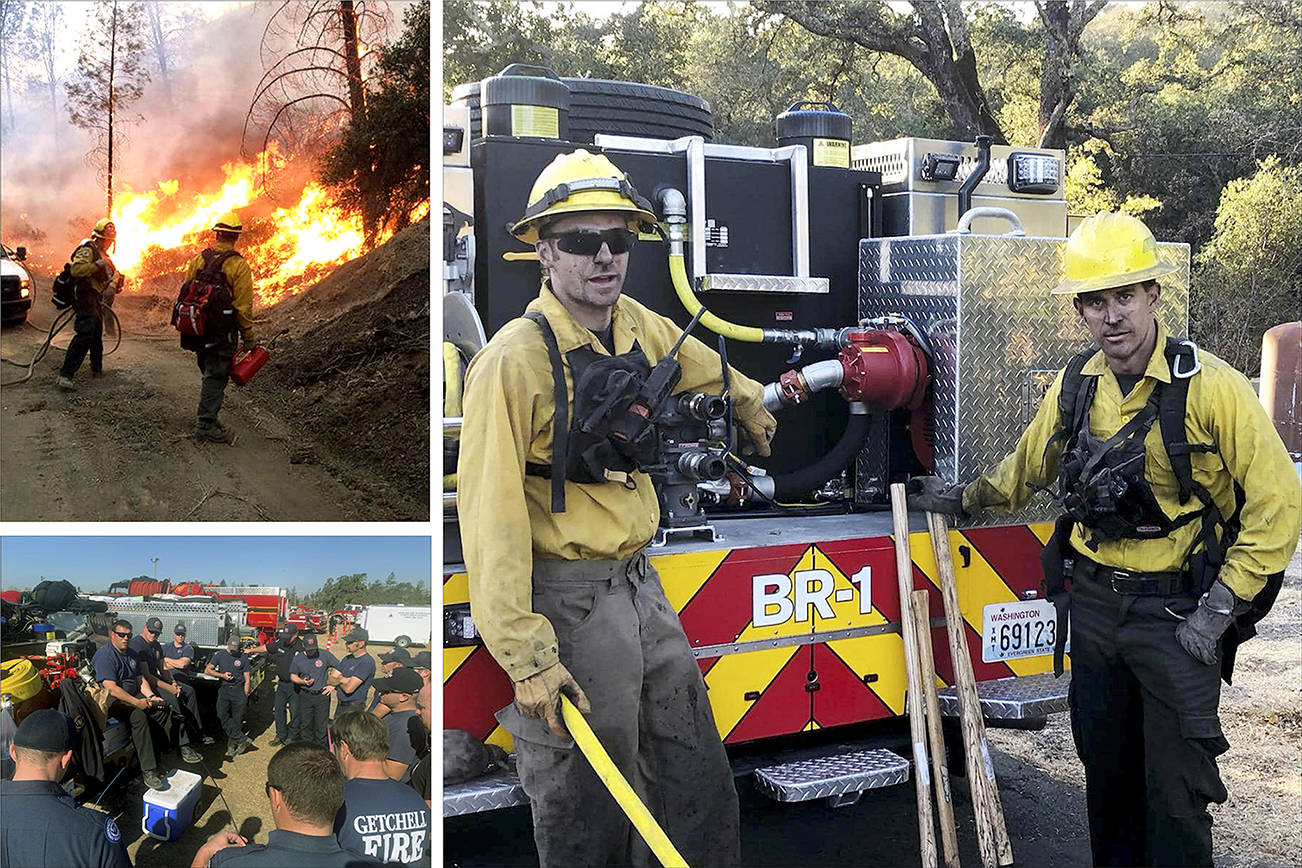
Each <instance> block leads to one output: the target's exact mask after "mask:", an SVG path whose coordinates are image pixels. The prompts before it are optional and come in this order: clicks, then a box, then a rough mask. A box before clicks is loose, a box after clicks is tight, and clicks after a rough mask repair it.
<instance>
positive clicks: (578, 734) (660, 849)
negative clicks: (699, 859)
mask: <svg viewBox="0 0 1302 868" xmlns="http://www.w3.org/2000/svg"><path fill="white" fill-rule="evenodd" d="M671 261H672V260H671ZM692 313H693V315H694V314H695V311H693V312H692ZM707 316H708V314H707ZM757 331H758V329H757ZM561 716H562V717H563V718H565V726H566V728H567V729H568V730H569V731H570V735H571V736H572V737H573V738H574V741H575V743H576V744H577V745H578V746H579V750H581V751H583V755H584V756H585V757H587V758H588V762H589V763H590V764H591V765H592V770H593V771H595V772H596V773H597V777H599V778H601V782H602V783H603V784H605V785H606V789H608V790H610V794H611V795H612V796H614V797H615V801H616V802H618V803H619V807H620V808H621V809H622V810H623V811H624V813H625V814H626V815H627V816H628V819H629V820H630V821H631V822H632V823H633V827H634V828H636V829H637V831H638V834H639V835H641V836H642V840H644V841H646V843H647V846H648V847H650V848H651V852H652V853H654V854H655V855H656V858H657V859H659V860H660V864H661V865H663V866H665V868H687V862H686V861H685V860H684V859H683V857H682V856H681V855H679V853H678V851H677V850H676V849H674V845H673V844H672V843H670V841H669V836H668V835H666V834H665V832H664V829H661V828H660V824H659V823H657V822H656V820H655V817H653V816H651V812H650V811H648V810H647V808H646V805H644V804H642V800H641V799H639V798H638V797H637V793H635V792H633V788H632V787H631V786H629V783H628V781H627V780H625V778H624V776H623V775H622V774H620V771H619V769H617V768H615V764H614V763H613V762H612V761H611V759H610V754H608V753H606V749H605V748H604V747H602V746H601V742H599V741H597V736H596V734H595V733H593V731H592V727H590V726H588V722H587V721H586V720H585V719H584V718H583V713H582V712H580V711H579V710H578V709H577V708H575V707H574V703H573V702H570V699H569V697H567V696H565V695H564V694H562V695H561Z"/></svg>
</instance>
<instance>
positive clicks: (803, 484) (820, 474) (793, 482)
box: [773, 413, 869, 501]
mask: <svg viewBox="0 0 1302 868" xmlns="http://www.w3.org/2000/svg"><path fill="white" fill-rule="evenodd" d="M868 422H869V419H868V414H866V413H851V414H850V420H849V421H848V422H847V423H846V425H845V431H844V432H842V434H841V439H840V440H838V441H837V443H836V445H835V446H833V447H832V450H831V451H830V452H828V453H827V454H826V455H824V456H823V457H822V458H820V459H819V460H818V461H815V462H814V463H813V464H810V465H807V466H805V467H801V468H800V469H798V470H793V471H791V472H790V473H782V474H779V475H777V476H774V477H773V499H774V500H777V501H782V500H790V499H792V498H795V497H801V496H803V495H806V494H808V493H809V492H811V491H813V490H814V489H816V488H818V487H819V486H821V485H822V484H823V483H825V482H827V480H829V479H831V478H832V477H833V476H835V475H836V474H838V473H840V472H841V471H842V470H844V469H845V466H846V465H847V464H849V463H850V462H851V461H853V460H854V457H855V456H856V455H858V454H859V450H860V449H862V448H863V442H864V440H865V439H866V438H867V437H868V427H869V426H868Z"/></svg>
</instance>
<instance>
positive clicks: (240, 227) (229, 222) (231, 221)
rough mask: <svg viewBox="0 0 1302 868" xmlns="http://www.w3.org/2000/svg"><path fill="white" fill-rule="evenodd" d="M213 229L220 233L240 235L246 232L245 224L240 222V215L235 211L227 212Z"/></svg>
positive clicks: (219, 218)
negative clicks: (239, 233)
mask: <svg viewBox="0 0 1302 868" xmlns="http://www.w3.org/2000/svg"><path fill="white" fill-rule="evenodd" d="M212 228H213V229H215V230H216V231H218V232H236V233H238V232H243V231H244V224H243V223H242V222H240V215H238V214H236V213H235V212H234V211H227V212H226V213H225V214H223V215H222V216H220V217H218V218H217V222H216V223H214V224H213V225H212Z"/></svg>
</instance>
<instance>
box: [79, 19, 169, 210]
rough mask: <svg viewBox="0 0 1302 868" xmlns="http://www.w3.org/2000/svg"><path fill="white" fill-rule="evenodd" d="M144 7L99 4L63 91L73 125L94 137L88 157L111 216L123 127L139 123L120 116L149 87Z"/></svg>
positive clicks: (84, 35)
mask: <svg viewBox="0 0 1302 868" xmlns="http://www.w3.org/2000/svg"><path fill="white" fill-rule="evenodd" d="M144 5H145V4H143V3H122V4H119V3H118V2H117V0H98V2H97V3H96V8H95V12H94V14H93V16H92V17H91V22H90V25H89V27H88V28H87V30H86V32H85V33H84V34H83V36H82V40H81V42H80V43H79V45H78V53H77V75H76V76H75V77H74V78H72V80H70V81H68V82H67V83H66V84H65V85H64V88H65V90H66V91H67V94H68V111H69V114H70V119H71V120H72V122H73V124H75V125H76V126H79V127H81V128H82V129H84V130H89V131H90V132H91V134H92V135H93V136H94V145H93V146H92V147H91V150H90V154H89V157H90V159H91V161H92V163H93V164H94V165H95V166H96V167H97V168H99V169H101V170H102V171H103V172H104V177H105V190H106V197H107V200H108V209H107V213H112V211H113V167H114V157H113V148H114V145H115V143H116V137H118V136H121V130H120V125H121V124H123V123H130V122H131V121H133V120H136V119H134V118H131V119H125V118H122V117H121V113H122V111H123V110H125V109H126V107H127V106H129V105H130V104H131V103H133V102H135V101H136V100H138V99H140V96H141V94H143V93H144V90H145V83H146V82H147V81H149V71H148V70H147V69H145V66H144V63H143V57H144V53H145V50H146V47H147V42H146V37H145V27H146V24H145V10H144ZM115 124H116V125H118V128H117V129H116V130H115Z"/></svg>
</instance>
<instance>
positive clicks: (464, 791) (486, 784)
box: [443, 768, 529, 817]
mask: <svg viewBox="0 0 1302 868" xmlns="http://www.w3.org/2000/svg"><path fill="white" fill-rule="evenodd" d="M527 804H529V797H528V796H526V795H525V794H524V787H523V786H521V784H520V778H519V776H517V775H516V773H515V769H514V768H511V769H506V770H503V771H497V772H493V773H492V774H488V775H484V776H483V777H479V778H475V779H474V780H473V781H465V782H464V783H460V784H444V785H443V816H445V817H457V816H460V815H461V814H475V813H478V812H480V811H496V810H497V809H498V808H513V807H515V806H516V805H527Z"/></svg>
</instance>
